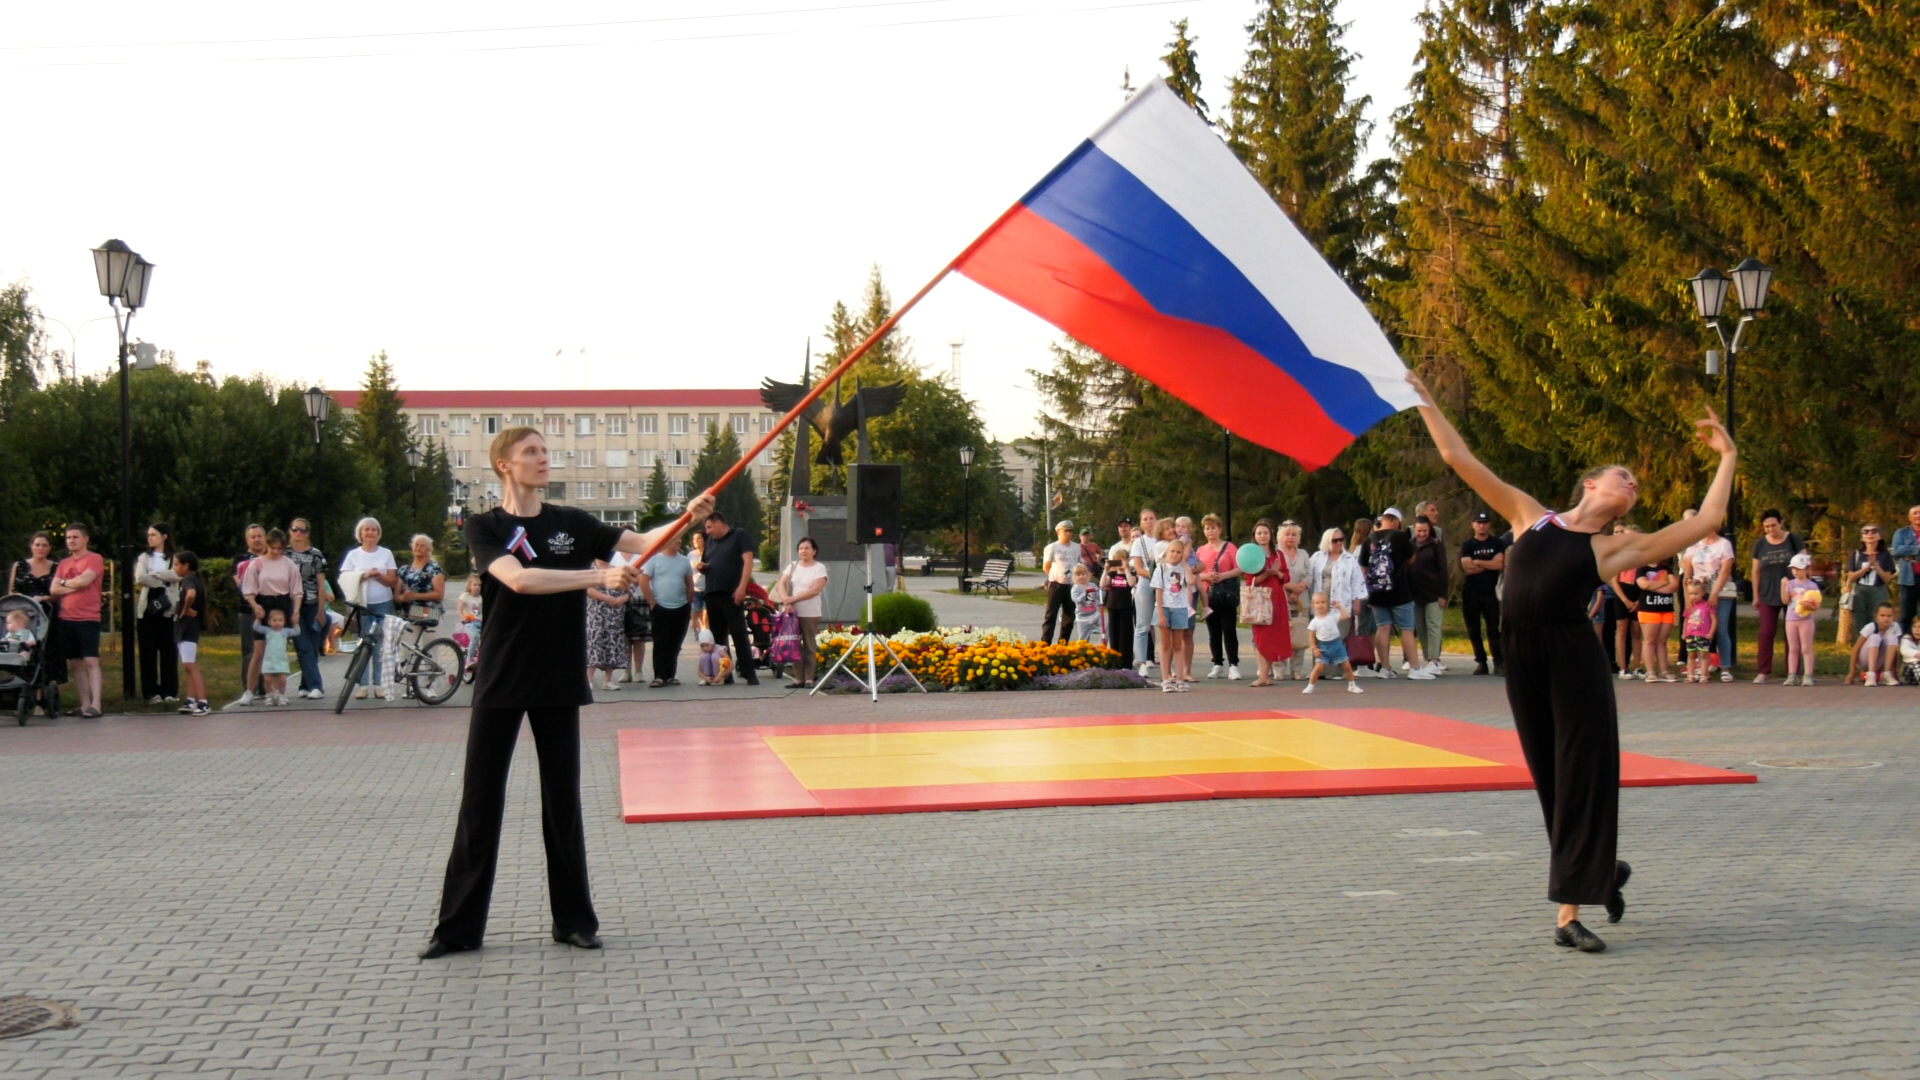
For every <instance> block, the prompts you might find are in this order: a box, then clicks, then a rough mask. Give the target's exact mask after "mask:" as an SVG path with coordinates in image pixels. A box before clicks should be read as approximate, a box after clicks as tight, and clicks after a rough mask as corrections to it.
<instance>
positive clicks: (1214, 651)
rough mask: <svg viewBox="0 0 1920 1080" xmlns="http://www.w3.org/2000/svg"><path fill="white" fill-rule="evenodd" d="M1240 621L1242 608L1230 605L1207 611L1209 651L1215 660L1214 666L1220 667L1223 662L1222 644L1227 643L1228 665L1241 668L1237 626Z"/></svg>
mask: <svg viewBox="0 0 1920 1080" xmlns="http://www.w3.org/2000/svg"><path fill="white" fill-rule="evenodd" d="M1239 619H1240V606H1239V605H1238V604H1228V605H1225V606H1215V607H1213V608H1210V609H1208V611H1207V649H1208V650H1209V655H1210V656H1211V657H1212V659H1213V665H1214V666H1215V667H1219V666H1220V663H1221V660H1220V656H1221V648H1220V646H1221V642H1222V639H1224V640H1225V643H1226V663H1228V664H1231V665H1232V666H1234V667H1239V666H1240V629H1239V627H1238V626H1236V625H1235V624H1236V623H1237V622H1238V621H1239Z"/></svg>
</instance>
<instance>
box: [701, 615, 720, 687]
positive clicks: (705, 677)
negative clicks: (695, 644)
mask: <svg viewBox="0 0 1920 1080" xmlns="http://www.w3.org/2000/svg"><path fill="white" fill-rule="evenodd" d="M699 641H700V685H701V686H718V685H720V650H719V649H716V648H714V647H713V631H711V630H709V629H707V628H706V627H704V626H703V627H701V628H700V637H699Z"/></svg>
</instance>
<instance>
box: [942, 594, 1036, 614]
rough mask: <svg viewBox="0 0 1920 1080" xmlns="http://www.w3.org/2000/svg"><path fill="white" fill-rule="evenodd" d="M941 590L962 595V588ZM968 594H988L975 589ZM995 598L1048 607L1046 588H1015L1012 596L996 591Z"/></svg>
mask: <svg viewBox="0 0 1920 1080" xmlns="http://www.w3.org/2000/svg"><path fill="white" fill-rule="evenodd" d="M940 591H941V592H943V593H946V594H947V595H948V596H959V595H961V593H960V590H959V589H941V590H940ZM966 595H968V596H984V595H986V594H985V593H982V592H980V591H978V590H975V591H974V592H971V593H968V594H966ZM993 599H995V600H1011V601H1012V602H1014V603H1016V604H1031V605H1033V606H1034V607H1046V606H1047V590H1045V589H1021V588H1015V589H1014V590H1013V595H1012V596H1008V595H1007V594H1005V593H1001V592H995V593H994V594H993ZM1042 614H1045V612H1042Z"/></svg>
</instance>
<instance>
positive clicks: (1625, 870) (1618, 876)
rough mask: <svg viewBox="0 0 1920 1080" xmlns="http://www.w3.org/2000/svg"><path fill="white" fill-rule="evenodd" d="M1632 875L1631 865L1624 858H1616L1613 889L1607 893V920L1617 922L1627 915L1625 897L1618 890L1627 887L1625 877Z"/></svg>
mask: <svg viewBox="0 0 1920 1080" xmlns="http://www.w3.org/2000/svg"><path fill="white" fill-rule="evenodd" d="M1632 876H1633V867H1631V866H1628V865H1627V863H1626V861H1625V860H1624V859H1616V860H1614V864H1613V891H1612V892H1610V893H1608V894H1607V921H1608V922H1610V923H1617V922H1619V921H1620V920H1621V919H1624V918H1626V917H1627V898H1626V897H1624V896H1621V895H1620V890H1621V889H1624V888H1626V887H1627V879H1628V878H1631V877H1632Z"/></svg>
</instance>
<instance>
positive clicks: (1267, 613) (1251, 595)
mask: <svg viewBox="0 0 1920 1080" xmlns="http://www.w3.org/2000/svg"><path fill="white" fill-rule="evenodd" d="M1240 621H1241V622H1243V623H1245V624H1247V625H1248V626H1272V625H1273V590H1271V589H1268V588H1267V587H1265V586H1263V585H1241V586H1240Z"/></svg>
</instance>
